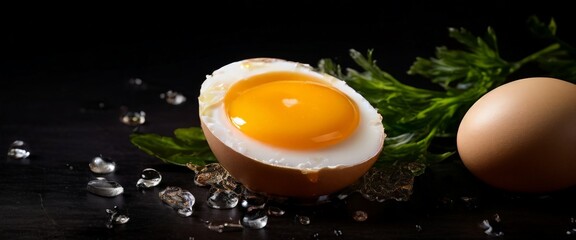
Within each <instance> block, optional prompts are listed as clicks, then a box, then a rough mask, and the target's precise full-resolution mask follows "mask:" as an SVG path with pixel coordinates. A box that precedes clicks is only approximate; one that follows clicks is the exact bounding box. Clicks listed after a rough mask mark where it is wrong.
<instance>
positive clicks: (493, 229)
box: [480, 214, 504, 237]
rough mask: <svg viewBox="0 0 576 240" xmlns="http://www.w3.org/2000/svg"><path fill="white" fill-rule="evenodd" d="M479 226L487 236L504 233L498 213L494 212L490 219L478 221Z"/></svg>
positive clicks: (497, 235)
mask: <svg viewBox="0 0 576 240" xmlns="http://www.w3.org/2000/svg"><path fill="white" fill-rule="evenodd" d="M480 227H481V228H482V229H484V233H486V235H488V236H493V237H499V236H503V235H504V232H503V231H502V219H501V218H500V215H498V214H494V215H493V216H492V218H490V219H485V220H483V221H482V223H480Z"/></svg>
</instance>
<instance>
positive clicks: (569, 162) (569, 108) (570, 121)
mask: <svg viewBox="0 0 576 240" xmlns="http://www.w3.org/2000/svg"><path fill="white" fill-rule="evenodd" d="M457 147H458V152H459V155H460V158H461V159H462V162H463V163H464V165H465V166H466V167H467V168H468V169H469V170H470V172H471V173H473V174H474V175H476V176H477V177H478V178H479V179H481V180H483V181H484V182H486V183H488V184H489V185H492V186H494V187H497V188H501V189H504V190H510V191H516V192H550V191H556V190H561V189H564V188H567V187H570V186H574V185H576V85H575V84H572V83H569V82H566V81H562V80H559V79H553V78H539V77H538V78H527V79H520V80H516V81H513V82H510V83H507V84H504V85H502V86H500V87H497V88H495V89H494V90H492V91H490V92H488V93H487V94H485V95H484V96H482V97H481V98H480V99H479V100H478V101H477V102H476V103H475V104H474V105H473V106H472V107H471V108H470V109H469V110H468V112H467V113H466V115H465V116H464V118H463V119H462V121H461V123H460V127H459V130H458V134H457Z"/></svg>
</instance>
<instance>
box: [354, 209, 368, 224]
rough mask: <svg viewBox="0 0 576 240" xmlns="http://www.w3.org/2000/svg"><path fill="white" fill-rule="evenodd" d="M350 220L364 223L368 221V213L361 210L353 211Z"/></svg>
mask: <svg viewBox="0 0 576 240" xmlns="http://www.w3.org/2000/svg"><path fill="white" fill-rule="evenodd" d="M352 219H354V221H356V222H364V221H366V220H367V219H368V213H367V212H364V211H361V210H358V211H354V213H353V214H352Z"/></svg>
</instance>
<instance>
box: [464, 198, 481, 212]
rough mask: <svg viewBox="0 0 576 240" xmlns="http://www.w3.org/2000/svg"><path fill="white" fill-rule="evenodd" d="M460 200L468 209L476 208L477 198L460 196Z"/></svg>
mask: <svg viewBox="0 0 576 240" xmlns="http://www.w3.org/2000/svg"><path fill="white" fill-rule="evenodd" d="M460 200H462V202H464V206H466V208H468V209H476V208H478V199H477V198H475V197H460Z"/></svg>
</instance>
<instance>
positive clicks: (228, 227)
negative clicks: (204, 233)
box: [206, 222, 244, 233]
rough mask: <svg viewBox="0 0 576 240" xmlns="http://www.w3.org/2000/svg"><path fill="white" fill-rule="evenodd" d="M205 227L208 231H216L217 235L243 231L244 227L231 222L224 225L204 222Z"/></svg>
mask: <svg viewBox="0 0 576 240" xmlns="http://www.w3.org/2000/svg"><path fill="white" fill-rule="evenodd" d="M206 227H208V229H210V230H212V231H216V232H219V233H223V232H235V231H241V230H242V229H244V226H242V224H240V223H233V222H225V223H213V222H206Z"/></svg>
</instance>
